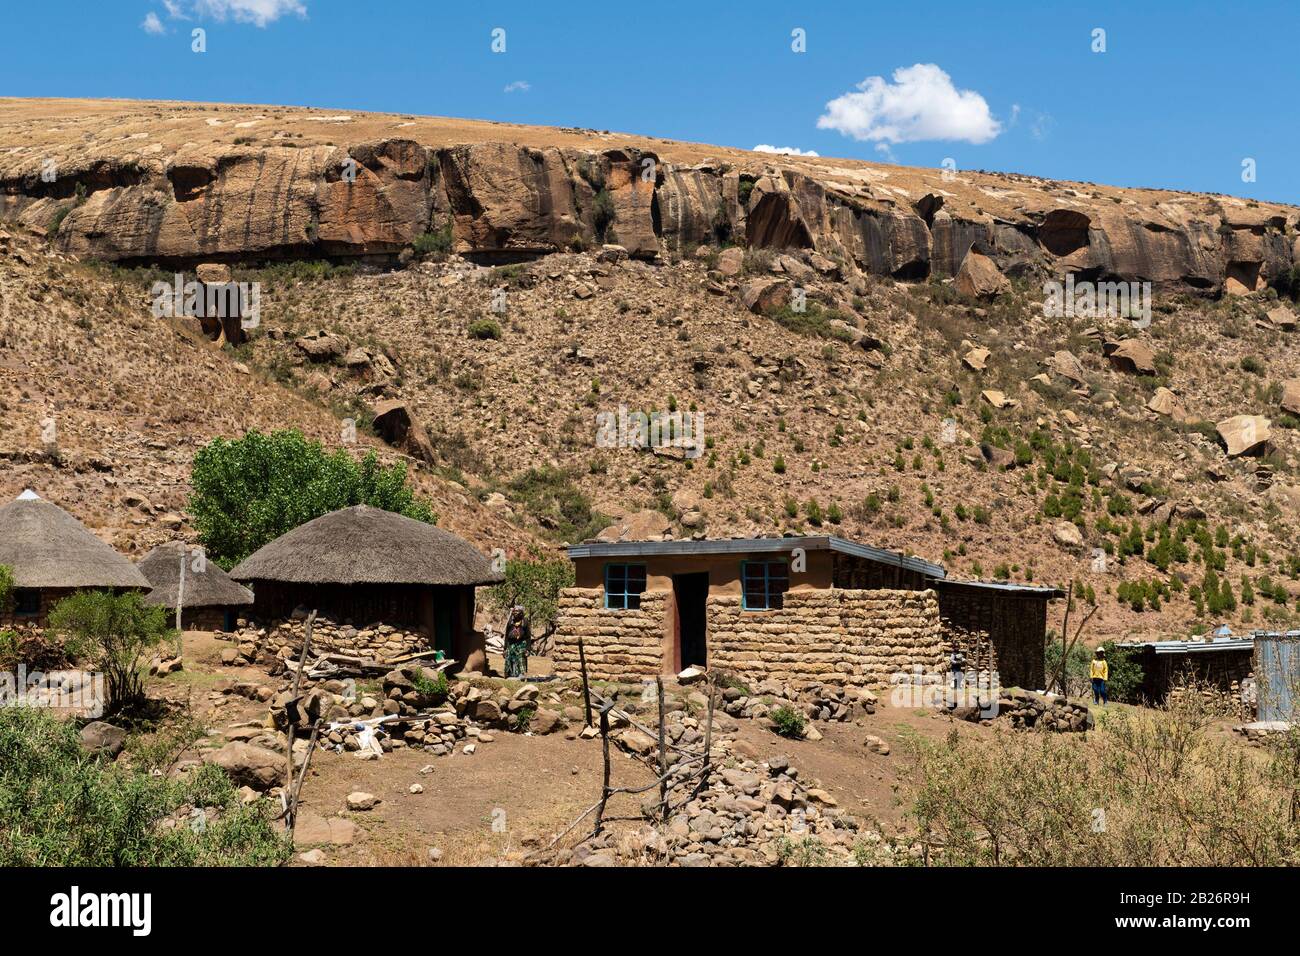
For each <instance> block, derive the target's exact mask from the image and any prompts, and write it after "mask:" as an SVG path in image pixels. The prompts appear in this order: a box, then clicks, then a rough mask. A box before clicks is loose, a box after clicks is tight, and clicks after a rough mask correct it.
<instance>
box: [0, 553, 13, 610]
mask: <svg viewBox="0 0 1300 956" xmlns="http://www.w3.org/2000/svg"><path fill="white" fill-rule="evenodd" d="M13 593H14V571H13V568H11V567H9V565H7V564H0V612H3V611H7V610H8V609H9V599H10V598H11V597H13Z"/></svg>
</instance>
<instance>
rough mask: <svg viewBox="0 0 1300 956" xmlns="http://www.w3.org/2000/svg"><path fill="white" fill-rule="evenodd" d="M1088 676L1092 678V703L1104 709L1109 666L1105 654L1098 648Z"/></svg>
mask: <svg viewBox="0 0 1300 956" xmlns="http://www.w3.org/2000/svg"><path fill="white" fill-rule="evenodd" d="M1088 676H1089V677H1091V678H1092V702H1093V703H1094V704H1101V705H1102V706H1103V707H1105V706H1106V681H1108V680H1110V665H1109V664H1107V663H1106V652H1105V651H1104V650H1102V649H1101V648H1100V647H1099V648H1097V651H1096V653H1095V654H1094V655H1093V658H1092V666H1091V667H1090V668H1089V670H1088Z"/></svg>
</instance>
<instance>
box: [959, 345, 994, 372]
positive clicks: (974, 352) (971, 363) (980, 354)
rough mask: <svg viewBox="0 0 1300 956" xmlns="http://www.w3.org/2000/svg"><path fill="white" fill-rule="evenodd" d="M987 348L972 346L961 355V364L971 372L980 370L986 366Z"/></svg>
mask: <svg viewBox="0 0 1300 956" xmlns="http://www.w3.org/2000/svg"><path fill="white" fill-rule="evenodd" d="M988 360H989V350H988V349H986V348H974V349H971V350H970V351H969V352H967V353H966V354H965V355H964V356H963V357H962V360H961V361H962V364H963V365H965V366H966V367H967V368H968V369H970V370H971V371H972V372H982V371H984V369H985V368H987V367H988Z"/></svg>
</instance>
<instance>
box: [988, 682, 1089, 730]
mask: <svg viewBox="0 0 1300 956" xmlns="http://www.w3.org/2000/svg"><path fill="white" fill-rule="evenodd" d="M998 717H1005V718H1007V719H1008V720H1010V721H1011V726H1012V727H1016V728H1033V729H1035V730H1049V731H1055V732H1057V733H1079V732H1082V731H1085V730H1091V729H1092V726H1093V720H1092V715H1091V714H1090V713H1089V712H1088V707H1087V705H1086V704H1082V703H1078V702H1075V701H1071V700H1068V699H1066V698H1064V697H1044V696H1040V695H1038V694H1031V693H1029V692H1028V691H1023V690H1013V691H1008V692H1006V693H1004V694H1003V695H1002V697H1000V698H998Z"/></svg>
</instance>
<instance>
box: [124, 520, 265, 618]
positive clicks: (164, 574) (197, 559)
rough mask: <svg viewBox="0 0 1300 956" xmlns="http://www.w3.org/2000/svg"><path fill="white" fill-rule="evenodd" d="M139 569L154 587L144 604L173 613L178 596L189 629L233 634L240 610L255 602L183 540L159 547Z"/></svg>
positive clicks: (250, 592) (247, 591) (140, 564)
mask: <svg viewBox="0 0 1300 956" xmlns="http://www.w3.org/2000/svg"><path fill="white" fill-rule="evenodd" d="M182 563H184V566H185V567H184V581H183V582H182V580H181V574H182V570H181V565H182ZM137 567H138V568H139V569H140V573H141V574H143V575H144V576H145V577H146V578H148V579H149V583H150V584H152V585H153V590H152V591H150V592H149V595H148V596H147V597H146V598H145V603H146V604H159V605H161V606H163V607H166V608H172V609H173V610H174V609H175V608H176V601H177V598H178V597H179V598H180V602H181V625H182V626H183V627H186V628H189V629H190V630H198V631H233V630H234V629H235V615H236V614H237V612H238V610H239V608H241V607H247V606H249V605H251V604H252V603H253V592H252V591H250V590H248V588H246V587H244V586H243V585H240V584H236V583H235V582H234V581H232V580H230V575H228V574H226V572H225V571H223V570H222V569H221V568H219V567H218V566H217V565H216V564H214V563H213V562H211V561H208V560H207V559H206V558H205V557H204V556H203V553H202V551H201V550H199V549H198V548H196V547H194V546H193V545H189V544H186V543H185V542H183V541H169V542H167V544H160V545H159V546H158V547H156V548H154V549H153V550H152V551H150V552H149V553H148V554H146V555H145V556H144V557H143V558H142V559H141V560H140V563H139V564H138V565H137Z"/></svg>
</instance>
